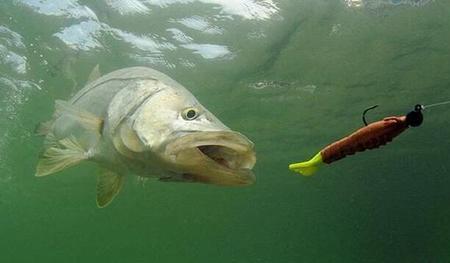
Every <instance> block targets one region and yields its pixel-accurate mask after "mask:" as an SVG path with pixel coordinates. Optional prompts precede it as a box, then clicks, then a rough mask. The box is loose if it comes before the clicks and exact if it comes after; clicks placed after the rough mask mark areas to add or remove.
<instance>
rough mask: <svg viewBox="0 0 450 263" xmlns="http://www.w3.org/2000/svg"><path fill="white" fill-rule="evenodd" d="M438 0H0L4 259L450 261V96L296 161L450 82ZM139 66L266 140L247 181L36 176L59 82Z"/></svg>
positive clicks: (438, 92)
mask: <svg viewBox="0 0 450 263" xmlns="http://www.w3.org/2000/svg"><path fill="white" fill-rule="evenodd" d="M449 10H450V2H448V1H444V0H435V1H420V0H390V1H388V0H362V1H361V0H346V1H338V0H335V1H333V0H309V1H308V0H291V1H289V0H275V1H274V2H272V1H270V0H266V1H252V0H239V1H219V0H184V1H183V0H165V1H164V0H160V1H157V0H117V1H113V0H101V1H89V0H78V1H76V0H61V1H56V0H53V1H52V0H6V1H2V2H1V3H0V101H1V104H0V118H1V122H0V131H1V137H0V214H1V215H0V226H1V227H0V236H1V238H0V248H1V249H0V252H1V253H0V258H1V262H227V263H229V262H448V261H450V252H449V247H450V221H449V217H450V206H449V203H448V200H449V198H450V191H449V189H450V177H449V171H450V164H449V162H448V160H449V153H450V152H449V146H450V137H449V134H450V128H449V122H450V118H449V114H450V107H449V106H442V107H439V108H438V107H436V108H433V109H430V110H429V111H426V112H425V122H424V125H423V126H421V127H419V128H416V129H411V130H409V131H407V132H405V133H404V134H402V135H401V136H400V137H399V138H398V139H396V140H395V142H394V143H393V144H391V145H389V146H387V147H385V148H383V149H380V150H377V151H371V152H366V153H363V154H358V155H356V156H353V157H351V158H347V159H345V160H343V161H341V162H338V163H335V164H333V165H332V166H329V167H326V168H324V169H322V170H321V171H320V172H319V173H318V174H317V175H316V176H314V177H310V178H306V177H301V176H299V175H296V174H293V173H291V172H290V171H289V170H288V169H287V165H288V164H289V163H290V162H296V161H301V160H303V159H306V158H308V157H310V156H311V155H313V154H315V153H316V152H317V151H318V150H320V148H321V147H323V146H325V145H326V144H328V143H330V142H332V141H333V140H335V139H338V138H340V137H342V136H344V135H346V134H347V133H349V132H350V131H353V130H354V129H356V128H358V127H360V126H361V125H362V122H361V119H360V118H361V112H362V110H363V109H364V108H366V107H368V106H371V105H373V104H380V108H378V109H376V110H375V111H372V112H370V114H369V118H370V119H371V120H376V119H380V118H382V117H384V116H388V115H396V114H403V113H405V112H407V111H409V110H410V109H411V107H412V106H413V105H414V104H416V103H423V104H429V103H433V102H439V101H443V100H448V99H450V91H449V90H448V88H449V87H450V45H449V42H450V26H449V25H450V16H449V13H448V11H449ZM97 64H99V65H100V68H101V71H102V72H105V73H106V72H110V71H112V70H115V69H119V68H123V67H127V66H135V65H145V66H149V67H153V68H156V69H158V70H160V71H162V72H164V73H166V74H168V75H170V76H172V77H173V78H174V79H176V80H178V81H179V82H180V83H182V84H184V85H185V86H186V87H187V88H188V89H189V90H190V91H191V92H192V93H193V94H194V95H195V96H196V97H197V98H198V99H199V100H200V101H201V102H202V103H203V104H204V105H205V106H206V107H207V108H208V109H209V110H211V111H212V112H214V113H215V114H216V116H218V117H219V118H220V119H221V120H222V121H223V122H224V123H226V124H227V125H228V126H230V127H231V128H233V129H235V130H238V131H241V132H243V133H244V134H246V135H247V136H248V137H249V138H251V139H252V140H253V141H254V142H255V144H256V149H257V157H258V162H257V165H256V167H255V169H254V170H255V173H256V175H257V183H256V184H255V185H253V186H250V187H245V188H224V187H215V186H208V185H200V184H176V183H161V182H157V181H147V182H146V184H145V186H142V185H141V184H140V183H138V182H137V181H136V180H135V178H133V177H130V178H128V179H127V183H126V186H125V188H124V189H123V191H122V193H121V194H120V196H119V197H118V198H117V199H116V200H115V201H114V202H113V203H112V204H111V205H110V206H109V207H107V208H105V209H98V208H97V207H96V205H95V180H96V178H95V175H96V174H97V169H96V167H95V166H94V165H92V164H84V165H81V166H78V167H74V168H71V169H68V170H66V171H63V172H61V173H59V174H57V175H54V176H49V177H45V178H36V177H34V169H35V165H36V163H37V156H38V154H39V151H40V148H41V145H42V139H41V138H39V137H36V136H34V135H33V130H34V128H35V126H36V124H37V123H39V122H40V121H43V120H46V119H48V118H49V117H50V116H51V114H52V112H53V102H54V100H55V99H67V98H69V97H70V96H71V95H73V94H74V93H75V92H76V91H77V90H79V89H80V88H81V87H82V86H83V85H84V83H85V82H86V80H87V78H88V75H89V72H90V71H91V69H92V68H93V67H94V66H95V65H97Z"/></svg>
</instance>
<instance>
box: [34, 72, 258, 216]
mask: <svg viewBox="0 0 450 263" xmlns="http://www.w3.org/2000/svg"><path fill="white" fill-rule="evenodd" d="M90 79H91V81H90V82H88V84H87V85H86V86H85V87H84V88H83V89H81V90H80V91H79V92H78V93H76V94H75V95H74V96H73V97H72V98H70V99H69V100H67V101H63V100H56V101H55V112H54V113H53V116H52V118H51V120H50V121H47V122H43V123H42V124H41V125H40V126H39V128H38V129H37V133H38V134H41V135H43V136H45V139H44V147H43V150H42V151H41V154H40V156H39V160H38V163H37V167H36V174H35V175H36V176H37V177H43V176H47V175H50V174H54V173H57V172H60V171H62V170H64V169H66V168H69V167H72V166H75V165H77V164H79V163H81V162H84V161H90V162H94V163H96V164H97V165H98V166H99V167H100V168H101V169H100V170H101V172H100V173H99V174H98V176H97V186H96V191H97V198H96V201H97V206H98V207H100V208H102V207H106V206H107V205H108V204H110V203H111V201H112V200H113V199H114V198H115V197H116V196H117V194H118V193H119V192H120V190H121V188H122V187H123V185H124V181H125V178H126V177H127V176H130V175H135V176H138V177H139V178H144V179H147V178H156V180H159V181H161V182H193V183H204V184H212V185H222V186H245V185H251V184H253V183H254V182H255V180H256V177H255V175H254V173H253V171H252V169H253V167H254V165H255V163H256V154H255V149H254V143H253V142H252V141H250V140H249V139H248V138H247V137H246V136H245V135H243V134H241V133H239V132H237V131H233V130H231V129H230V128H229V127H227V126H226V125H225V124H223V123H222V122H221V121H220V120H219V119H218V118H217V117H216V116H214V115H213V114H212V113H211V112H210V111H208V110H207V109H206V108H205V107H204V106H203V105H202V104H200V102H199V101H198V100H197V99H196V98H195V97H194V96H193V95H192V94H191V93H190V92H189V91H188V90H187V89H186V88H185V87H184V86H182V85H181V84H179V83H178V82H176V81H175V80H173V79H172V78H170V77H169V76H167V75H165V74H164V73H162V72H159V71H157V70H154V69H151V68H147V67H128V68H123V69H119V70H116V71H113V72H111V73H108V74H106V75H103V76H101V77H100V73H99V70H98V67H96V68H94V70H93V72H92V73H91V76H90Z"/></svg>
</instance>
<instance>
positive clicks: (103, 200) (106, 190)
mask: <svg viewBox="0 0 450 263" xmlns="http://www.w3.org/2000/svg"><path fill="white" fill-rule="evenodd" d="M123 183H124V178H123V176H122V175H119V174H116V173H114V172H112V171H109V170H106V171H103V172H102V173H101V174H99V176H98V177H97V206H98V207H100V208H103V207H105V206H107V205H108V204H109V203H111V202H112V200H113V199H114V197H116V195H117V194H118V193H119V192H120V189H121V188H122V185H123Z"/></svg>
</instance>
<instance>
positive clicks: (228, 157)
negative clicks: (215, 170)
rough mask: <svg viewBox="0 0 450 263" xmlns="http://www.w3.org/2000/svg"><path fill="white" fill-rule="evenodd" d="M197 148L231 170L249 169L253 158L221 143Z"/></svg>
mask: <svg viewBox="0 0 450 263" xmlns="http://www.w3.org/2000/svg"><path fill="white" fill-rule="evenodd" d="M197 149H199V150H200V152H201V153H202V154H203V155H204V156H206V157H208V158H209V159H211V160H212V161H214V162H215V163H216V164H218V165H220V166H222V167H224V168H226V169H231V170H240V169H251V168H252V167H253V165H254V160H253V158H252V156H251V155H248V154H247V155H246V154H242V153H239V152H238V151H236V150H234V149H232V148H229V147H225V146H221V145H202V146H198V147H197Z"/></svg>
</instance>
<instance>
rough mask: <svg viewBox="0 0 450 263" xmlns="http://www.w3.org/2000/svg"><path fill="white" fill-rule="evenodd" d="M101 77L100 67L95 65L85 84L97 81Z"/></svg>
mask: <svg viewBox="0 0 450 263" xmlns="http://www.w3.org/2000/svg"><path fill="white" fill-rule="evenodd" d="M101 76H102V74H101V73H100V66H99V64H97V65H95V67H94V68H93V69H92V71H91V73H90V74H89V77H88V79H87V82H86V84H88V83H91V82H93V81H95V80H97V79H99V78H100V77H101Z"/></svg>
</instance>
